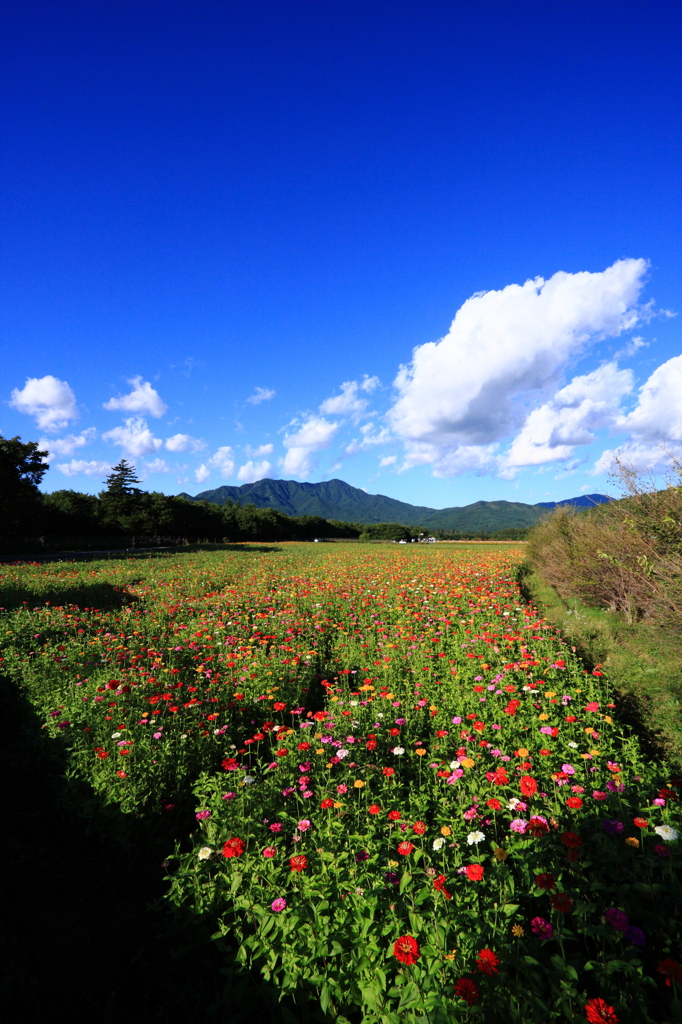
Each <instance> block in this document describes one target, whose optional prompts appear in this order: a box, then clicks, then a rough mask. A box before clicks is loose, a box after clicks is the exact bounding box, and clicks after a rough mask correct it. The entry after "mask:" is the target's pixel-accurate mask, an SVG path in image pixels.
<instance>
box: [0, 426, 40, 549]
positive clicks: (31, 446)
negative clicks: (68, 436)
mask: <svg viewBox="0 0 682 1024" xmlns="http://www.w3.org/2000/svg"><path fill="white" fill-rule="evenodd" d="M47 457H48V452H46V451H42V450H41V449H40V448H38V445H37V443H36V442H35V441H26V442H23V441H22V440H21V438H19V437H11V438H5V437H0V529H1V530H2V536H3V540H4V542H5V543H7V544H10V545H14V544H16V543H17V542H20V541H22V540H24V539H26V538H28V537H30V536H32V535H33V536H35V534H36V533H38V532H39V530H40V527H41V522H42V506H41V500H40V491H39V490H38V484H39V483H40V482H41V480H42V479H43V476H44V475H45V473H46V472H47V470H48V469H49V466H48V464H47V461H46V460H47Z"/></svg>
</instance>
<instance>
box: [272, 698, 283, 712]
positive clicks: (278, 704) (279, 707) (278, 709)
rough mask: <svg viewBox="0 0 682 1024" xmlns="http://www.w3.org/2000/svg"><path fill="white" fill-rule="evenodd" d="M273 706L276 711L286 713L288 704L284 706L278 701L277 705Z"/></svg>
mask: <svg viewBox="0 0 682 1024" xmlns="http://www.w3.org/2000/svg"><path fill="white" fill-rule="evenodd" d="M272 706H273V709H274V710H275V711H284V709H285V707H286V704H283V703H282V701H281V700H278V701H277V703H276V704H273V705H272Z"/></svg>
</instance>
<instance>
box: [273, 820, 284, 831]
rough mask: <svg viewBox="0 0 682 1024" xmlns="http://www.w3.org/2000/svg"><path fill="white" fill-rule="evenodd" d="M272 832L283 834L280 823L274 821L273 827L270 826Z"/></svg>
mask: <svg viewBox="0 0 682 1024" xmlns="http://www.w3.org/2000/svg"><path fill="white" fill-rule="evenodd" d="M270 831H271V832H281V831H282V826H281V825H280V823H279V822H278V821H273V823H272V825H271V826H270Z"/></svg>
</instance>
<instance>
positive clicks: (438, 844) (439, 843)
mask: <svg viewBox="0 0 682 1024" xmlns="http://www.w3.org/2000/svg"><path fill="white" fill-rule="evenodd" d="M444 846H445V840H444V839H443V837H442V836H439V837H438V839H434V840H433V848H434V850H442V848H443V847H444Z"/></svg>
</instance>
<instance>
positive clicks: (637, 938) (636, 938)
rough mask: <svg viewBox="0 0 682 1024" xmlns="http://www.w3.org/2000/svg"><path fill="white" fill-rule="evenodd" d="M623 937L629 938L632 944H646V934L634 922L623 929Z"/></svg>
mask: <svg viewBox="0 0 682 1024" xmlns="http://www.w3.org/2000/svg"><path fill="white" fill-rule="evenodd" d="M625 938H626V939H629V940H630V942H631V943H632V945H633V946H646V935H645V934H644V932H643V931H642V929H641V928H637V927H636V926H635V925H634V924H631V925H630V927H629V928H626V929H625Z"/></svg>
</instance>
